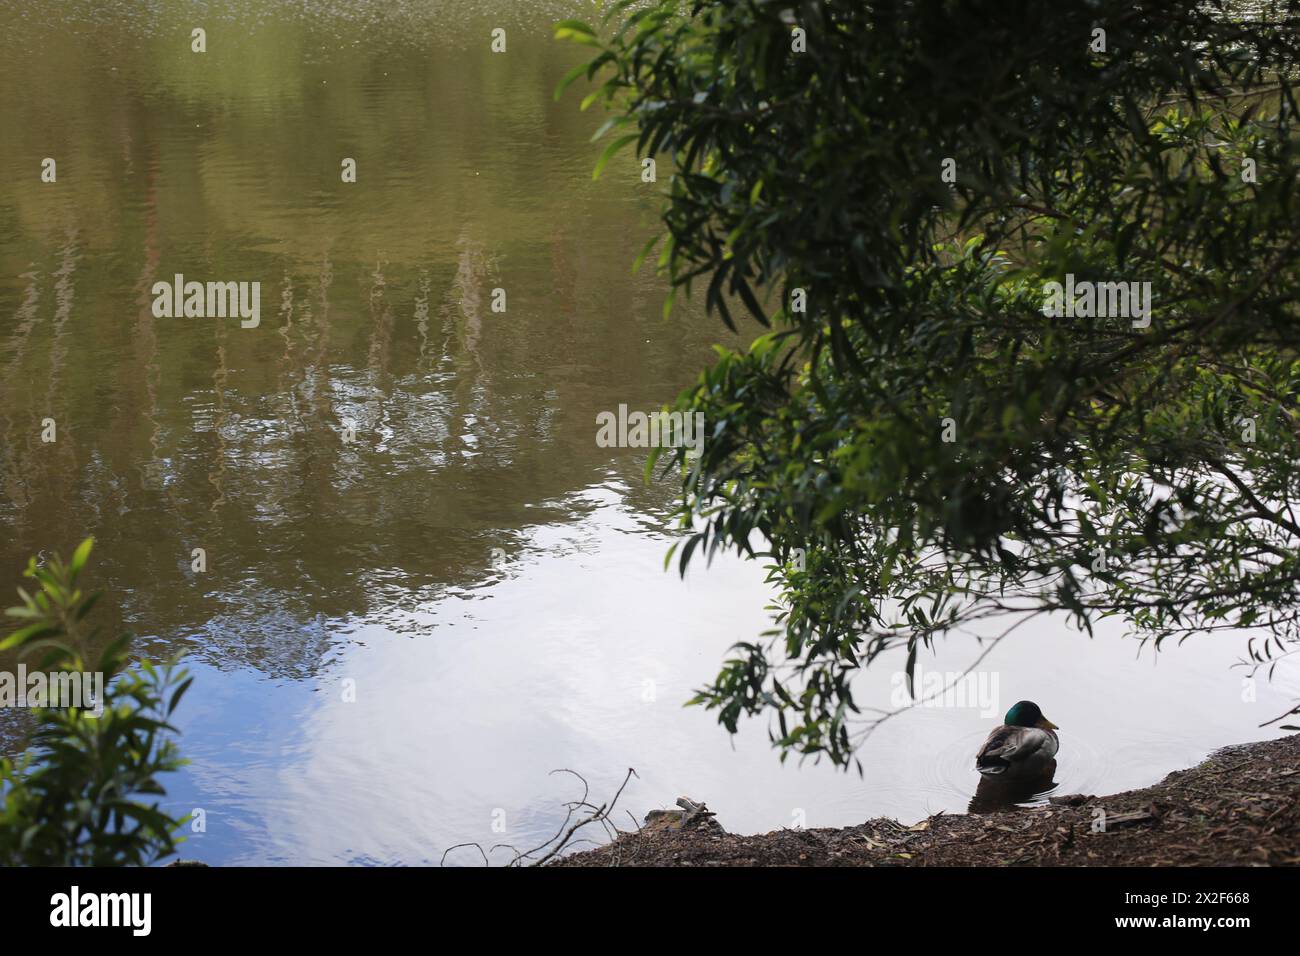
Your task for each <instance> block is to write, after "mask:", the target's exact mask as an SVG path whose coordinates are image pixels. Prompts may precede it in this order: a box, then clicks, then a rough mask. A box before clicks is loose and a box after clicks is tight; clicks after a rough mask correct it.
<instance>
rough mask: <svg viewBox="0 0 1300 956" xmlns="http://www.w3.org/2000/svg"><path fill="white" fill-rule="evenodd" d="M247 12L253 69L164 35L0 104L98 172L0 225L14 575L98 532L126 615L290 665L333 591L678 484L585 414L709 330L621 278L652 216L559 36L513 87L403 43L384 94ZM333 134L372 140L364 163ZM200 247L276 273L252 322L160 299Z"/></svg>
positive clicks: (687, 362) (663, 390)
mask: <svg viewBox="0 0 1300 956" xmlns="http://www.w3.org/2000/svg"><path fill="white" fill-rule="evenodd" d="M114 29H115V28H114ZM48 39H49V40H50V44H51V45H50V46H49V47H48V49H50V50H51V51H53V52H52V55H53V56H55V57H56V58H58V57H59V56H63V57H64V58H66V59H72V58H73V57H74V56H75V57H84V56H87V55H88V54H87V51H86V49H84V48H83V47H81V46H77V45H76V44H70V43H69V42H67V41H66V40H64V41H60V40H58V39H57V38H54V37H50V38H48ZM42 42H44V40H42ZM109 42H110V44H111V45H112V48H114V49H132V48H133V47H131V44H132V43H134V42H136V41H134V40H133V39H131V38H130V37H123V36H117V35H115V34H114V35H113V36H112V37H111V38H110V40H109ZM249 42H251V43H255V44H261V43H266V44H268V47H267V48H266V49H262V48H261V47H260V46H259V47H257V49H254V50H250V57H249V59H248V61H247V63H246V67H247V69H248V70H249V71H251V73H253V74H256V73H258V72H259V71H260V72H263V73H264V74H265V75H263V76H260V77H257V76H254V77H253V79H245V78H242V77H237V76H234V75H228V74H225V73H220V72H219V71H215V72H214V74H213V75H212V76H211V77H196V76H194V75H190V74H186V75H185V76H184V78H183V79H178V78H177V76H176V75H171V76H155V75H154V73H153V72H151V71H154V72H167V71H174V72H178V71H180V70H181V69H182V67H181V66H180V65H178V64H176V63H175V62H173V60H172V59H170V58H162V59H160V60H158V61H156V62H155V61H152V60H149V59H147V58H145V59H140V60H139V61H132V62H133V63H134V66H132V70H134V71H137V72H136V73H134V74H133V75H132V77H131V78H130V79H128V80H126V83H127V86H126V90H127V92H126V93H125V99H124V94H123V92H122V88H118V89H117V91H116V92H113V93H112V94H111V95H110V94H109V93H108V92H106V91H105V90H103V89H97V88H94V86H93V83H94V80H93V77H94V76H95V75H96V71H95V70H94V69H88V68H80V67H79V68H78V69H75V70H71V71H69V73H68V78H67V80H66V82H65V83H64V84H62V85H60V86H58V87H57V88H54V89H49V90H47V89H44V88H41V87H39V86H37V87H34V88H33V89H32V91H31V101H30V102H28V103H25V104H16V103H14V102H11V101H8V100H7V101H6V102H5V103H4V104H3V105H2V106H0V110H5V111H8V112H6V113H0V123H4V125H5V128H6V129H12V130H14V131H15V134H16V136H17V137H18V140H19V142H16V143H15V144H14V147H15V150H19V151H21V150H23V149H26V150H28V151H29V152H32V151H35V150H36V149H37V148H38V141H37V139H36V138H34V137H35V133H34V132H33V131H32V128H33V124H32V123H31V122H30V119H31V117H32V116H36V115H40V112H41V111H42V110H44V111H45V112H46V113H48V114H51V115H52V114H53V113H57V114H58V115H60V116H63V117H65V121H66V126H67V128H68V129H69V130H70V131H72V132H71V133H70V134H69V135H74V136H75V137H76V142H75V143H74V144H73V146H72V148H71V149H70V153H71V154H72V155H73V156H75V159H76V163H75V166H76V169H77V175H76V176H75V177H73V176H68V177H67V182H66V184H64V183H61V184H60V189H64V187H65V185H66V193H65V194H66V196H68V197H69V199H68V203H69V205H68V206H67V209H68V210H69V212H68V214H67V215H68V218H67V220H66V221H63V220H60V221H58V222H56V223H50V222H49V199H48V194H41V193H39V192H38V191H37V190H36V189H29V188H27V187H25V186H16V187H15V188H14V189H13V190H11V192H12V193H13V204H14V210H15V212H14V218H13V221H14V222H15V223H16V224H17V227H16V228H17V232H18V238H17V239H16V240H9V239H6V240H5V241H4V244H2V245H0V256H3V258H4V261H6V262H10V261H13V262H22V263H24V264H25V263H27V262H33V263H36V265H34V266H32V267H31V268H24V269H22V270H13V272H12V273H11V274H15V275H19V276H20V278H21V280H22V284H21V285H20V286H18V287H16V288H14V289H12V291H11V290H0V296H3V298H0V305H3V306H4V312H3V314H2V315H0V321H3V323H4V324H3V325H0V349H2V351H0V362H2V363H3V369H4V374H3V377H0V399H3V401H2V402H0V441H2V443H3V444H2V447H0V487H2V488H3V497H2V498H0V586H5V582H16V581H17V580H18V571H19V570H20V568H21V565H22V563H23V561H25V559H26V556H27V555H29V554H31V553H34V552H36V551H38V550H41V549H52V548H58V549H61V550H63V551H64V552H67V551H69V550H70V549H71V548H72V547H73V546H74V545H75V543H76V542H77V540H79V538H80V537H81V536H82V535H84V534H86V533H94V534H95V535H96V536H97V537H98V538H99V541H100V546H99V548H98V549H97V554H98V555H99V556H100V562H99V566H98V576H99V583H100V584H103V585H106V586H107V587H109V588H111V589H112V590H113V591H114V592H115V594H116V595H117V597H118V599H117V600H114V601H112V602H106V603H105V607H104V610H103V612H102V615H103V617H104V625H105V631H106V632H110V633H111V632H113V631H115V630H116V629H117V628H118V627H120V626H122V625H123V624H125V625H127V626H130V627H133V628H135V629H136V630H139V631H143V632H144V633H145V640H146V643H148V642H149V641H151V640H156V641H158V642H159V644H160V646H161V645H167V646H170V645H171V644H172V643H173V642H175V641H178V640H179V641H181V642H184V643H187V644H188V645H189V646H192V647H194V648H198V649H200V650H202V652H203V653H206V654H208V655H210V656H211V657H212V659H214V660H215V661H219V662H222V663H233V664H236V665H250V666H254V667H258V668H261V669H263V670H265V671H267V672H268V673H274V674H281V675H295V676H297V675H302V674H309V673H313V672H314V670H315V669H316V668H317V667H319V662H320V660H321V659H322V656H323V655H324V653H325V648H326V647H328V645H329V643H330V641H331V640H332V639H333V638H332V637H331V636H330V634H329V633H328V631H329V627H328V622H329V621H330V620H332V619H337V618H343V617H348V616H354V617H355V616H363V615H373V614H376V613H378V612H379V611H380V610H381V609H383V608H393V607H396V608H403V607H406V608H409V607H411V606H412V605H413V604H414V603H415V602H417V601H419V600H425V599H430V598H433V597H436V595H437V594H439V593H441V592H445V591H446V590H448V589H455V588H469V587H473V586H476V585H477V584H479V583H481V582H482V581H484V580H486V579H488V578H489V577H490V576H491V574H492V571H491V568H490V566H489V561H490V555H491V552H492V549H493V548H494V547H502V548H505V549H506V550H507V551H511V550H513V549H514V548H515V547H516V546H517V542H518V541H519V540H520V539H521V538H522V537H523V536H524V535H526V533H527V529H528V528H529V527H531V526H533V525H534V524H536V523H538V522H545V521H557V520H572V519H573V518H575V517H576V516H578V515H579V514H581V511H582V506H579V505H575V504H572V503H571V501H572V498H573V496H574V495H575V493H577V492H579V491H581V490H582V489H584V488H586V487H589V486H590V485H592V484H593V483H599V482H603V481H606V480H608V479H609V478H610V476H611V475H612V476H616V477H617V478H618V479H619V481H620V482H621V487H622V488H624V489H626V493H628V494H630V495H632V496H633V498H634V502H635V504H636V507H638V508H644V509H653V508H655V507H657V506H658V505H661V504H662V502H663V500H665V498H666V495H667V494H668V489H660V488H657V487H652V488H646V487H644V486H643V485H642V484H641V482H640V468H641V463H642V461H643V456H642V454H641V453H640V452H635V451H630V450H629V451H624V452H619V451H611V450H608V449H601V448H598V447H596V445H595V440H594V436H595V424H594V423H595V414H596V412H598V411H601V410H606V409H612V408H615V407H617V405H618V404H619V403H624V402H625V403H628V404H629V405H631V406H633V407H641V408H653V407H657V406H658V405H659V404H661V403H662V402H664V401H667V400H668V399H670V398H671V397H672V395H673V394H674V393H675V391H676V390H677V389H678V388H679V387H681V386H682V385H684V384H686V382H687V380H688V379H689V377H690V376H692V375H693V374H694V371H695V370H696V369H697V368H698V367H699V365H700V361H701V358H702V357H703V356H704V355H705V354H706V348H707V345H708V343H709V341H711V340H712V339H714V338H716V337H719V336H720V335H721V332H720V330H718V329H714V328H710V327H708V326H703V327H702V326H701V324H699V323H696V322H693V321H691V319H690V313H689V312H686V313H679V315H678V316H677V317H674V318H671V319H669V320H667V321H665V320H663V319H662V318H661V316H660V313H659V304H660V301H661V298H660V291H659V288H658V286H657V285H656V284H655V283H654V282H653V280H652V279H651V278H650V277H649V276H648V275H642V276H640V277H638V278H636V279H633V278H632V277H630V276H629V274H628V267H629V264H630V263H631V261H632V259H633V258H634V256H635V254H636V252H637V250H638V249H639V247H640V244H641V242H642V241H643V240H644V236H645V235H646V234H647V232H648V229H649V224H647V223H645V222H643V221H642V220H641V219H640V217H639V213H638V209H637V207H635V206H633V205H630V204H629V203H628V202H627V198H626V196H627V193H626V189H625V188H624V187H622V186H619V185H617V184H606V183H602V184H599V185H597V186H593V185H592V184H591V183H590V181H589V170H590V167H591V160H592V157H591V155H590V154H589V153H588V152H587V148H586V147H585V145H584V144H585V141H586V139H587V136H588V135H589V134H590V132H591V129H590V127H591V125H592V124H593V123H594V119H593V118H592V117H590V116H587V115H583V114H579V113H577V112H576V111H574V110H572V109H571V106H570V105H569V104H562V105H555V104H552V103H551V102H550V99H549V91H550V90H551V89H552V88H553V87H554V84H555V82H556V81H557V80H558V78H559V76H560V75H562V73H563V72H564V70H565V69H567V67H568V66H569V65H570V64H571V61H572V59H573V57H571V56H570V55H569V54H568V53H566V51H564V49H563V48H562V47H556V48H555V52H554V53H547V54H536V53H534V52H532V51H528V52H526V53H523V54H522V55H521V57H520V60H519V64H518V68H519V69H520V70H521V71H522V72H521V73H520V74H519V75H517V76H516V77H515V78H514V79H513V80H512V81H511V83H510V84H508V85H506V86H502V87H500V88H496V87H492V86H491V83H490V82H489V81H488V80H486V79H485V76H486V75H487V71H488V70H489V69H490V66H489V64H488V63H487V61H486V59H485V58H486V57H487V56H489V55H490V54H488V52H487V51H486V48H484V50H483V51H482V52H481V53H480V54H477V56H479V57H480V58H481V61H479V62H470V63H469V64H468V65H466V64H465V63H464V62H463V61H462V62H461V63H460V64H459V65H458V64H457V63H456V62H453V61H452V60H451V59H450V58H447V57H430V56H428V55H427V50H422V49H418V48H415V47H410V48H408V47H405V46H402V45H400V44H398V45H397V46H396V47H395V48H394V49H393V50H391V51H390V52H389V55H388V56H387V58H386V59H385V61H384V63H383V70H385V71H387V72H389V73H391V74H392V75H393V76H394V77H399V76H400V77H401V78H402V82H400V83H394V84H393V85H392V86H391V88H386V89H385V90H384V91H383V92H382V97H383V101H382V102H381V103H378V104H377V103H376V102H374V97H375V96H377V95H381V94H377V93H376V92H375V90H376V87H375V85H374V83H373V82H372V81H373V80H374V76H375V70H376V64H375V63H374V62H371V61H369V60H367V59H365V58H357V57H352V58H343V59H341V60H339V61H338V62H334V63H331V65H330V70H331V72H330V74H329V75H330V80H329V83H328V84H327V85H322V84H320V83H319V80H318V77H316V76H315V75H309V72H310V71H308V70H307V69H306V68H305V67H304V66H303V64H302V62H301V61H300V60H295V59H294V58H293V57H291V56H285V54H284V52H283V51H284V50H292V49H298V48H300V46H301V44H302V38H301V37H300V36H298V35H296V34H294V33H293V32H292V31H289V32H288V33H286V32H285V30H284V29H282V28H280V27H276V26H274V25H273V26H272V27H270V28H268V31H267V33H266V35H265V36H264V37H263V38H261V39H258V40H255V41H249ZM276 44H279V47H276V46H275V45H276ZM60 51H62V53H60ZM469 56H470V60H471V61H473V59H474V56H475V55H474V54H470V55H469ZM566 57H568V59H566ZM83 67H84V64H83ZM0 69H2V68H0ZM254 79H256V82H254V81H253V80H254ZM77 84H82V85H77ZM131 84H136V85H135V86H132V85H131ZM368 84H369V85H368ZM485 84H486V85H485ZM258 89H260V90H262V91H263V94H259V95H260V96H262V98H258V97H255V96H253V95H252V91H253V90H258ZM484 89H488V93H487V94H486V96H487V107H488V110H487V111H486V112H485V107H484ZM146 90H147V96H146V95H145V94H144V93H143V92H142V91H146ZM267 90H275V91H278V92H277V93H276V94H275V96H270V94H266V93H265V91H267ZM429 90H440V91H442V95H440V96H439V97H438V101H437V103H436V108H435V107H432V106H430V104H429V102H428V91H429ZM538 91H540V93H539V92H538ZM268 96H270V98H269V99H268V98H266V97H268ZM277 97H278V98H277ZM493 117H495V119H494V118H493ZM538 131H540V132H541V133H542V134H543V136H544V140H543V141H544V143H545V144H547V145H546V146H545V148H539V145H538V144H539V140H538V138H537V136H536V135H535V133H537V132H538ZM104 142H115V143H116V142H121V143H123V144H124V153H123V154H122V155H110V154H109V151H104V150H102V149H100V148H98V144H101V143H104ZM342 143H350V144H355V143H364V144H367V146H366V155H364V156H362V157H361V167H360V168H361V178H360V181H359V182H358V183H357V184H356V186H355V187H347V189H353V190H354V191H352V192H347V191H345V189H344V188H343V187H341V186H340V185H339V183H338V181H337V179H338V173H337V170H338V154H339V149H340V148H341V147H340V146H339V144H342ZM250 144H256V148H255V149H253V148H250ZM569 144H572V146H571V147H570V146H569ZM392 157H400V158H401V162H400V164H397V165H396V166H394V165H393V164H392V163H393V161H392V159H391V158H392ZM69 168H71V167H69ZM476 174H477V175H476ZM70 230H71V233H72V234H75V235H76V237H77V238H76V244H75V246H73V245H70V244H69V241H68V236H69V234H70ZM88 263H89V265H90V267H89V268H88V267H87V265H88ZM178 271H181V272H186V273H188V274H189V275H190V276H191V277H194V278H201V279H206V278H215V277H222V278H229V279H261V280H262V282H263V301H262V307H263V316H262V325H261V327H260V328H259V329H256V330H244V329H241V328H240V327H239V324H238V322H237V321H225V322H221V321H218V320H159V319H155V318H154V317H153V315H152V311H151V308H150V306H151V302H152V295H151V294H150V290H151V287H152V284H153V282H155V281H157V280H158V279H159V278H162V279H170V278H171V276H172V274H173V273H174V272H178ZM124 277H126V278H124ZM496 285H501V286H503V287H505V288H506V289H507V294H508V297H509V298H508V309H509V311H508V312H507V313H505V314H504V315H503V314H499V313H493V312H491V311H490V308H488V307H487V304H488V303H489V302H490V297H491V289H492V288H493V287H494V286H496ZM277 303H278V305H277ZM11 317H12V318H11ZM210 321H212V322H214V323H215V324H208V323H209V322H210ZM56 385H57V388H56V387H55V386H56ZM51 402H53V403H55V404H57V406H58V415H59V416H60V418H61V419H66V421H64V420H60V422H59V428H60V443H59V444H58V445H57V446H56V447H55V448H53V449H51V448H48V447H42V446H41V444H40V442H39V431H38V428H37V425H38V423H39V420H40V418H41V417H44V415H43V414H41V409H42V407H44V406H45V405H46V404H48V403H51ZM345 417H354V418H356V419H357V420H358V421H357V424H358V426H359V431H358V440H357V441H356V442H355V443H353V444H350V445H345V443H344V442H343V441H342V437H341V428H342V425H343V419H344V418H345ZM64 436H66V437H67V438H68V441H67V442H66V443H64V442H63V438H64ZM74 439H75V440H74ZM51 452H52V453H51ZM194 548H203V549H204V550H205V551H206V553H207V561H208V571H207V573H206V574H205V575H196V574H195V573H194V572H193V571H192V570H191V564H190V562H191V551H192V549H194ZM0 663H3V662H0Z"/></svg>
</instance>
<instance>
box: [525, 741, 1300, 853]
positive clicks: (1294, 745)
mask: <svg viewBox="0 0 1300 956" xmlns="http://www.w3.org/2000/svg"><path fill="white" fill-rule="evenodd" d="M711 809H713V810H715V811H716V812H717V814H718V820H719V821H720V822H721V823H722V824H723V826H725V825H726V808H725V807H711ZM1297 864H1300V734H1293V735H1291V736H1288V737H1282V738H1279V739H1277V740H1269V741H1263V742H1261V743H1251V744H1240V745H1236V746H1232V747H1226V748H1224V749H1222V750H1219V751H1216V752H1215V753H1213V754H1211V755H1210V757H1208V758H1207V759H1206V760H1205V761H1204V762H1202V763H1201V764H1199V765H1197V766H1196V767H1193V768H1191V769H1189V770H1180V771H1175V772H1174V773H1171V774H1169V776H1167V777H1165V778H1164V779H1163V780H1162V781H1160V782H1159V783H1157V784H1154V785H1153V786H1150V787H1145V788H1143V789H1140V790H1129V791H1126V792H1124V793H1116V794H1110V795H1107V796H1094V795H1086V794H1075V795H1064V796H1055V797H1053V798H1052V802H1051V803H1050V804H1049V805H1047V806H1042V807H1033V808H1028V809H1013V810H1006V811H1001V812H997V813H990V814H981V815H970V814H945V813H940V814H936V815H934V816H931V817H928V818H926V819H925V820H922V821H920V822H919V823H916V824H913V825H911V826H906V825H904V824H901V823H898V822H896V821H894V820H889V819H886V818H877V819H874V820H868V821H866V822H865V823H862V824H859V825H857V826H850V827H842V828H838V829H813V830H786V829H782V830H774V831H772V832H770V833H764V834H755V835H740V834H734V833H720V832H717V831H716V830H715V829H711V828H709V827H688V828H687V829H672V828H671V827H659V826H654V827H643V828H642V829H641V831H640V832H634V833H626V834H624V835H622V836H621V837H619V838H618V839H617V840H615V841H614V842H612V843H610V844H608V845H606V846H602V847H599V848H597V849H594V850H587V851H583V852H580V853H574V854H572V855H570V856H566V857H564V858H563V859H561V860H557V861H555V862H554V863H552V864H550V865H552V866H1216V865H1233V866H1294V865H1297Z"/></svg>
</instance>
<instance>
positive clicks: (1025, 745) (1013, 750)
mask: <svg viewBox="0 0 1300 956" xmlns="http://www.w3.org/2000/svg"><path fill="white" fill-rule="evenodd" d="M1057 729H1058V728H1057V726H1056V724H1054V723H1052V722H1051V721H1050V720H1048V719H1047V718H1046V717H1044V716H1043V712H1042V711H1041V710H1039V709H1038V705H1037V704H1035V703H1034V702H1033V701H1032V700H1022V701H1019V702H1018V703H1015V704H1013V705H1012V706H1011V709H1010V710H1008V711H1007V716H1006V723H1004V724H1003V725H1002V726H1001V727H997V728H995V729H994V730H993V733H991V734H989V739H988V740H986V741H984V746H983V747H981V748H980V752H979V753H977V754H976V755H975V769H976V770H978V771H979V772H980V773H982V774H989V775H991V774H1005V775H1007V776H1029V775H1037V774H1041V773H1043V772H1044V771H1046V770H1047V769H1048V768H1049V767H1051V766H1054V765H1055V759H1054V758H1055V757H1056V751H1057V749H1058V748H1059V746H1060V741H1059V740H1057V738H1056V731H1057Z"/></svg>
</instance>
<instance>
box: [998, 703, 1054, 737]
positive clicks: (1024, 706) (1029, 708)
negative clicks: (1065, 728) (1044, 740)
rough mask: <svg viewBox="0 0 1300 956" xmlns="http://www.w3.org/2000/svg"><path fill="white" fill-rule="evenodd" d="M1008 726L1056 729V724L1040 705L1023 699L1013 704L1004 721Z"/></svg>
mask: <svg viewBox="0 0 1300 956" xmlns="http://www.w3.org/2000/svg"><path fill="white" fill-rule="evenodd" d="M1004 722H1005V723H1006V725H1007V726H1008V727H1041V728H1042V729H1043V730H1056V729H1058V728H1057V726H1056V724H1054V723H1052V722H1051V721H1050V720H1048V719H1047V718H1046V717H1044V716H1043V712H1042V711H1041V710H1039V709H1038V705H1037V704H1035V703H1034V702H1033V701H1032V700H1022V701H1018V702H1017V703H1014V704H1012V705H1011V709H1010V710H1009V711H1007V719H1006V720H1005V721H1004Z"/></svg>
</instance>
